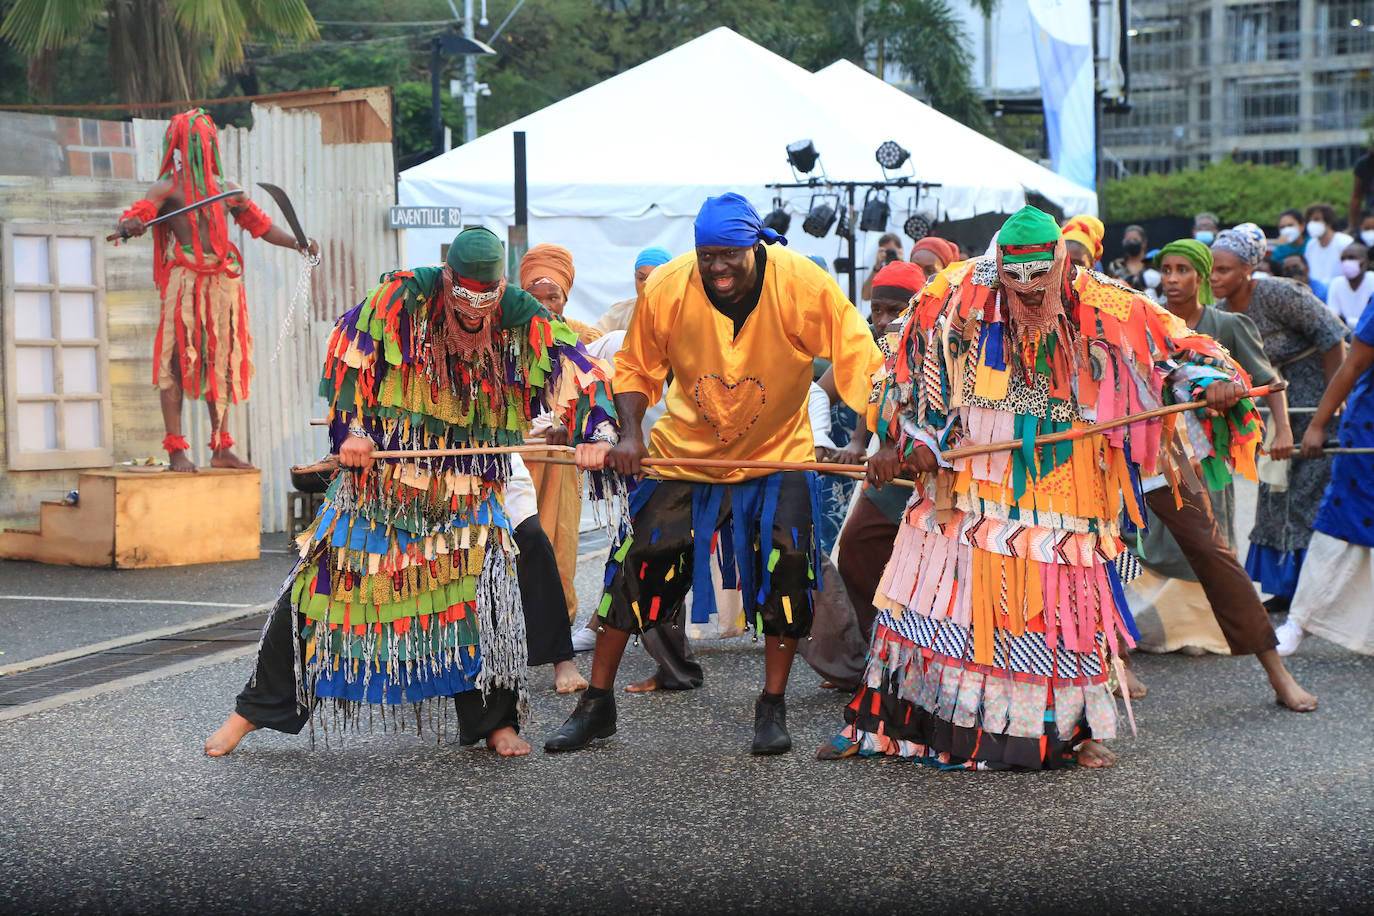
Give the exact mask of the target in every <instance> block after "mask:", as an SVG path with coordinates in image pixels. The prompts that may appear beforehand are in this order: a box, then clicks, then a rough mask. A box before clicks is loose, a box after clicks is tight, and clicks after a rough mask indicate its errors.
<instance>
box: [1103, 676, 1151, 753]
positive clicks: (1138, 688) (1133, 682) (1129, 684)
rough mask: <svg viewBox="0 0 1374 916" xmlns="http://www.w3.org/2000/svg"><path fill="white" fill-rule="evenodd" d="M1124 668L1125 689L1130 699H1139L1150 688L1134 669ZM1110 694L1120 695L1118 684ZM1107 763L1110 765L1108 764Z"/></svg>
mask: <svg viewBox="0 0 1374 916" xmlns="http://www.w3.org/2000/svg"><path fill="white" fill-rule="evenodd" d="M1124 670H1125V672H1126V689H1127V690H1129V691H1131V699H1132V700H1139V699H1140V698H1141V697H1143V696H1145V695H1146V694H1147V693H1149V692H1150V688H1148V687H1146V686H1145V683H1144V682H1143V681H1141V679H1140V678H1138V677H1136V676H1135V672H1134V671H1132V670H1131V669H1130V668H1125V669H1124ZM1112 695H1113V696H1118V697H1119V696H1121V685H1120V684H1117V685H1116V689H1115V690H1113V691H1112ZM1108 765H1109V766H1110V764H1108Z"/></svg>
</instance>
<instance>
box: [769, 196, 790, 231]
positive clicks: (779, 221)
mask: <svg viewBox="0 0 1374 916" xmlns="http://www.w3.org/2000/svg"><path fill="white" fill-rule="evenodd" d="M763 225H764V226H765V227H766V228H768V229H772V230H773V231H774V232H776V233H777V234H778V235H786V234H787V229H788V227H789V226H791V225H792V215H791V214H790V213H788V212H787V211H786V210H784V209H783V206H782V198H781V197H775V198H773V209H772V210H770V211H769V213H768V215H767V216H765V217H764V218H763Z"/></svg>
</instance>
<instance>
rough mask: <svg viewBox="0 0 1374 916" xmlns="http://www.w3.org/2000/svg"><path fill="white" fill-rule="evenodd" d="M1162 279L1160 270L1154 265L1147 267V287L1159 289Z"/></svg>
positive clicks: (1145, 275)
mask: <svg viewBox="0 0 1374 916" xmlns="http://www.w3.org/2000/svg"><path fill="white" fill-rule="evenodd" d="M1162 279H1163V278H1162V277H1161V276H1160V275H1159V271H1157V270H1155V269H1154V268H1153V267H1148V268H1146V269H1145V274H1144V280H1145V286H1146V288H1147V289H1158V288H1159V281H1160V280H1162Z"/></svg>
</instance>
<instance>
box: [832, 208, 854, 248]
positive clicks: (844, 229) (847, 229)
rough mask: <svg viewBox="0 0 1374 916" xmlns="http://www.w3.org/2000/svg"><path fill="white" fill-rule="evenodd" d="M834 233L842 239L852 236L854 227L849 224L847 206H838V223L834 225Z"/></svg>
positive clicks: (851, 238) (851, 237)
mask: <svg viewBox="0 0 1374 916" xmlns="http://www.w3.org/2000/svg"><path fill="white" fill-rule="evenodd" d="M835 234H836V235H837V236H839V237H840V238H842V239H850V240H853V238H854V227H853V226H851V225H849V208H848V207H841V208H840V224H839V225H838V226H836V227H835Z"/></svg>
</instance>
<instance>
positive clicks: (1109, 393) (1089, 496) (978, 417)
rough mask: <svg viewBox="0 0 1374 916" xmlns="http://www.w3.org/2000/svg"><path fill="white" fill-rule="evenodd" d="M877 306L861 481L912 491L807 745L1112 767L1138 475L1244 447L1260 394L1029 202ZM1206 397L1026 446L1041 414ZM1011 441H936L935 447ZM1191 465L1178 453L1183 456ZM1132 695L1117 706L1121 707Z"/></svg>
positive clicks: (1214, 471)
mask: <svg viewBox="0 0 1374 916" xmlns="http://www.w3.org/2000/svg"><path fill="white" fill-rule="evenodd" d="M893 327H894V326H890V327H889V333H888V334H887V336H886V338H885V340H884V344H885V345H886V350H887V352H888V353H889V358H888V361H887V365H886V370H885V373H880V375H885V378H883V379H882V381H881V386H880V387H881V397H880V399H879V400H878V401H877V403H876V405H875V407H874V408H873V409H872V410H871V411H870V426H871V427H872V428H873V429H874V431H875V432H877V433H878V435H879V437H880V441H881V442H882V447H881V449H880V451H879V452H878V453H877V454H876V455H874V456H873V457H872V458H870V459H869V462H868V476H869V479H870V482H871V483H873V484H875V485H881V484H885V483H887V482H889V481H890V480H891V479H892V478H893V476H894V475H895V474H896V473H897V472H898V471H899V470H901V469H902V468H905V469H906V470H907V472H909V473H913V474H914V475H915V476H916V479H917V486H916V488H915V489H914V491H913V492H912V495H911V499H910V500H909V502H908V503H907V506H906V510H905V513H904V515H903V518H902V525H901V528H900V529H899V531H898V534H897V539H896V542H895V543H894V545H893V551H892V558H891V560H890V561H889V562H888V565H887V568H886V570H885V571H884V573H883V578H882V580H881V582H880V584H879V586H878V591H877V594H876V595H875V596H874V599H873V603H874V604H875V605H876V606H877V607H878V609H879V613H878V617H877V620H876V621H875V624H874V632H873V638H872V644H871V646H870V649H869V656H868V670H867V671H866V673H865V683H864V686H862V687H861V688H860V689H859V691H858V693H857V695H856V696H855V697H854V700H853V702H852V703H851V704H850V706H849V708H848V710H847V712H846V720H847V722H848V725H847V727H846V728H845V729H844V730H843V731H842V732H841V733H840V734H839V735H838V736H837V737H836V738H834V739H833V740H832V741H830V742H827V743H826V744H824V745H822V746H821V748H820V750H819V751H818V752H817V756H819V757H821V758H822V759H833V758H838V757H847V756H850V755H854V754H863V755H882V754H886V755H893V756H900V757H904V758H907V759H914V760H917V761H920V762H922V763H926V764H930V765H932V766H936V767H940V768H964V769H979V770H981V769H1032V770H1038V769H1048V768H1054V767H1061V766H1066V765H1071V764H1073V763H1075V762H1077V763H1082V764H1085V765H1089V766H1110V765H1111V764H1112V763H1113V762H1114V761H1115V757H1114V755H1113V754H1111V753H1110V752H1108V751H1107V750H1106V748H1104V747H1103V746H1102V745H1101V744H1100V743H1099V742H1100V740H1101V739H1103V738H1109V737H1112V736H1113V735H1114V734H1115V732H1116V720H1117V709H1116V705H1115V703H1114V701H1113V699H1112V692H1111V686H1110V685H1109V683H1108V675H1109V672H1110V671H1111V670H1112V668H1113V667H1115V668H1116V670H1117V673H1118V676H1120V672H1121V667H1120V664H1119V661H1118V659H1119V656H1120V654H1121V653H1122V652H1123V651H1124V650H1125V649H1126V647H1128V646H1131V645H1133V644H1134V638H1135V629H1134V624H1133V622H1132V620H1131V616H1130V610H1129V609H1128V607H1127V605H1126V601H1125V598H1124V596H1123V593H1122V588H1121V576H1120V574H1119V573H1118V569H1117V561H1118V559H1119V558H1120V557H1121V556H1122V554H1123V551H1124V547H1123V545H1122V541H1121V524H1120V518H1121V515H1122V510H1123V508H1124V510H1125V512H1126V514H1127V515H1128V516H1129V518H1130V519H1132V520H1133V521H1134V522H1135V523H1136V524H1139V523H1140V522H1141V520H1142V513H1141V505H1140V504H1141V502H1142V499H1141V496H1140V493H1139V481H1140V480H1141V479H1143V478H1146V477H1150V476H1152V475H1154V474H1156V473H1161V472H1162V473H1167V474H1169V475H1170V477H1169V479H1170V480H1177V479H1178V477H1177V475H1178V472H1177V470H1176V469H1175V467H1174V465H1173V455H1174V449H1181V450H1182V451H1183V454H1185V455H1191V457H1192V458H1195V459H1198V460H1200V461H1201V463H1202V467H1203V470H1204V473H1206V475H1207V476H1208V478H1209V479H1224V478H1226V477H1228V476H1229V474H1230V468H1231V466H1232V465H1233V464H1238V465H1240V466H1241V467H1244V468H1253V463H1254V459H1253V455H1254V449H1255V446H1256V445H1257V444H1258V442H1259V437H1260V421H1259V415H1258V413H1257V412H1256V411H1255V409H1254V406H1253V405H1252V404H1251V403H1250V402H1249V401H1248V400H1245V399H1243V398H1242V395H1243V394H1244V392H1245V389H1246V387H1247V386H1246V385H1245V384H1244V382H1245V381H1246V380H1245V378H1244V375H1243V373H1241V372H1240V370H1239V369H1237V368H1236V367H1235V366H1234V365H1233V364H1232V362H1231V360H1230V358H1229V357H1228V356H1227V354H1226V353H1225V351H1223V350H1222V349H1221V348H1220V347H1218V346H1217V345H1216V343H1215V342H1214V341H1212V340H1211V339H1210V338H1207V337H1203V336H1201V335H1196V334H1194V333H1193V332H1192V331H1190V330H1189V329H1188V327H1187V326H1186V325H1185V324H1183V322H1181V321H1179V320H1178V319H1176V318H1175V317H1174V316H1173V315H1170V314H1169V313H1168V312H1166V311H1164V310H1163V309H1161V308H1158V307H1157V306H1155V305H1154V304H1153V303H1151V302H1149V301H1148V300H1146V299H1143V298H1141V297H1140V295H1139V294H1138V293H1137V292H1136V291H1134V290H1132V289H1129V288H1127V287H1125V286H1122V285H1120V284H1118V283H1116V282H1115V281H1113V280H1110V279H1108V278H1106V277H1105V276H1103V275H1101V274H1098V273H1095V272H1093V271H1090V270H1080V269H1078V268H1076V267H1073V266H1072V265H1070V263H1069V260H1068V255H1067V251H1066V248H1065V245H1064V242H1063V241H1062V239H1061V238H1060V232H1059V227H1058V226H1057V225H1056V224H1055V221H1054V220H1053V219H1052V218H1051V217H1050V216H1049V215H1048V214H1045V213H1042V212H1040V211H1039V210H1036V209H1035V208H1033V207H1026V208H1024V209H1022V210H1020V211H1019V212H1017V213H1016V214H1015V215H1013V216H1012V217H1011V218H1010V219H1008V220H1007V222H1006V224H1005V225H1004V226H1003V227H1002V229H1001V231H1000V232H999V233H998V244H997V247H996V251H995V254H994V255H990V256H985V257H981V258H975V259H973V260H970V261H965V262H962V263H959V264H956V265H953V266H951V267H949V268H946V269H945V270H944V271H942V272H941V273H939V274H937V275H936V276H935V277H934V278H933V279H931V280H930V281H929V282H928V283H927V284H926V286H925V287H924V288H923V289H922V291H921V293H920V295H919V296H918V297H917V298H915V299H914V300H913V301H912V304H911V307H910V309H909V310H908V312H907V313H906V315H905V316H904V319H903V320H902V322H900V323H899V325H897V326H895V327H896V330H895V333H894V332H893V330H892V329H893ZM1195 398H1204V399H1205V400H1206V402H1207V405H1208V408H1207V409H1206V410H1198V411H1194V412H1190V413H1188V414H1185V415H1182V418H1181V420H1179V421H1177V422H1165V421H1163V420H1161V419H1155V420H1149V421H1139V422H1136V423H1134V424H1131V425H1130V426H1124V427H1120V428H1117V429H1114V430H1112V431H1109V432H1106V433H1101V434H1097V435H1083V434H1080V435H1079V436H1076V437H1073V436H1070V437H1067V438H1066V441H1063V442H1059V443H1057V444H1053V445H1045V446H1037V445H1036V441H1035V440H1036V437H1037V436H1038V435H1041V434H1045V433H1053V432H1071V431H1072V430H1075V429H1080V428H1082V427H1084V426H1086V425H1088V424H1090V423H1093V422H1100V421H1105V420H1111V419H1116V418H1120V417H1125V416H1128V415H1131V414H1136V413H1139V412H1141V411H1143V410H1146V409H1148V408H1151V407H1158V406H1160V405H1162V404H1167V403H1172V402H1176V401H1187V400H1193V399H1195ZM1010 441H1018V442H1020V443H1022V444H1021V447H1019V448H1016V449H1014V450H1008V451H999V452H996V453H993V454H989V455H981V456H977V457H972V458H962V459H957V460H954V461H953V462H951V461H949V460H947V459H946V458H944V457H943V455H942V454H941V452H942V450H944V449H950V448H954V447H957V446H961V445H975V444H987V443H1000V442H1010ZM1189 473H1190V474H1191V471H1189ZM1128 710H1129V707H1128Z"/></svg>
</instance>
